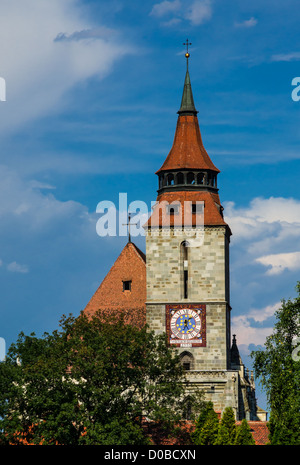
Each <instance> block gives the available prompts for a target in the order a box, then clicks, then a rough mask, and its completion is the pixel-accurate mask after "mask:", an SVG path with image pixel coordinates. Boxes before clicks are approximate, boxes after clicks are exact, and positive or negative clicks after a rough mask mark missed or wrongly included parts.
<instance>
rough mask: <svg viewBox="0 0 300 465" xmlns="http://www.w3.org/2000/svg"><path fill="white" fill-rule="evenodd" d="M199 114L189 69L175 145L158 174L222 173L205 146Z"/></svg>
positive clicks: (185, 81)
mask: <svg viewBox="0 0 300 465" xmlns="http://www.w3.org/2000/svg"><path fill="white" fill-rule="evenodd" d="M197 113H198V112H197V110H196V108H195V104H194V98H193V92H192V86H191V80H190V75H189V71H188V69H187V71H186V75H185V80H184V87H183V93H182V99H181V106H180V110H179V111H178V115H179V116H178V120H177V126H176V131H175V137H174V141H173V145H172V148H171V150H170V152H169V154H168V156H167V158H166V160H165V161H164V163H163V165H162V166H161V168H160V169H159V170H158V171H157V172H156V174H158V173H160V172H161V171H172V170H211V171H214V172H216V173H219V172H220V170H219V169H218V168H217V167H216V166H215V165H214V164H213V162H212V161H211V159H210V157H209V155H208V153H207V152H206V150H205V148H204V146H203V142H202V137H201V132H200V128H199V122H198V118H197Z"/></svg>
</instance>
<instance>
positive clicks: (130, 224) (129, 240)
mask: <svg viewBox="0 0 300 465" xmlns="http://www.w3.org/2000/svg"><path fill="white" fill-rule="evenodd" d="M131 215H132V213H129V212H128V223H123V226H128V242H131V234H130V226H136V225H138V224H139V223H130V220H131Z"/></svg>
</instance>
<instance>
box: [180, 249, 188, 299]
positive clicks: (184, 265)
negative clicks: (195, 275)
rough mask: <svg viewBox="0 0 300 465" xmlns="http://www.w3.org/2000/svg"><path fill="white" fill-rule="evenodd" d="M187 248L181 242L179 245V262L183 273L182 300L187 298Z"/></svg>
mask: <svg viewBox="0 0 300 465" xmlns="http://www.w3.org/2000/svg"><path fill="white" fill-rule="evenodd" d="M188 247H189V243H188V242H187V241H183V242H182V243H181V260H182V271H183V298H184V299H187V298H188V282H189V272H188V268H189V262H188Z"/></svg>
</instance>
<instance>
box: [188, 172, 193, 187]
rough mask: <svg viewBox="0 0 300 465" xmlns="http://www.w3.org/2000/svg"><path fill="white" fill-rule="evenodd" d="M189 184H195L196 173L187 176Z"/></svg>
mask: <svg viewBox="0 0 300 465" xmlns="http://www.w3.org/2000/svg"><path fill="white" fill-rule="evenodd" d="M187 183H188V184H195V175H194V173H188V174H187Z"/></svg>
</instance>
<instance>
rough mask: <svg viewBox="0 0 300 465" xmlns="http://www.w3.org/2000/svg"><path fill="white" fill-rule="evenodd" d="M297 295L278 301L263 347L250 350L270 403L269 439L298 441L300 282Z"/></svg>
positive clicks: (299, 436)
mask: <svg viewBox="0 0 300 465" xmlns="http://www.w3.org/2000/svg"><path fill="white" fill-rule="evenodd" d="M296 289H297V292H298V295H297V297H296V298H295V299H293V300H288V301H285V300H283V301H282V306H281V308H280V309H279V310H278V311H277V312H276V324H275V326H274V331H273V334H271V335H270V336H269V337H267V339H266V343H265V349H264V350H259V351H254V352H252V354H251V356H252V357H253V359H254V365H253V367H254V371H255V375H256V376H257V377H259V378H260V382H261V385H262V387H263V388H264V390H265V391H266V394H267V399H268V403H269V406H270V410H271V413H270V423H269V430H270V435H269V439H270V443H271V444H289V445H299V444H300V390H299V384H300V361H299V353H298V351H299V347H298V348H297V346H299V343H300V282H299V283H298V285H297V287H296Z"/></svg>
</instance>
